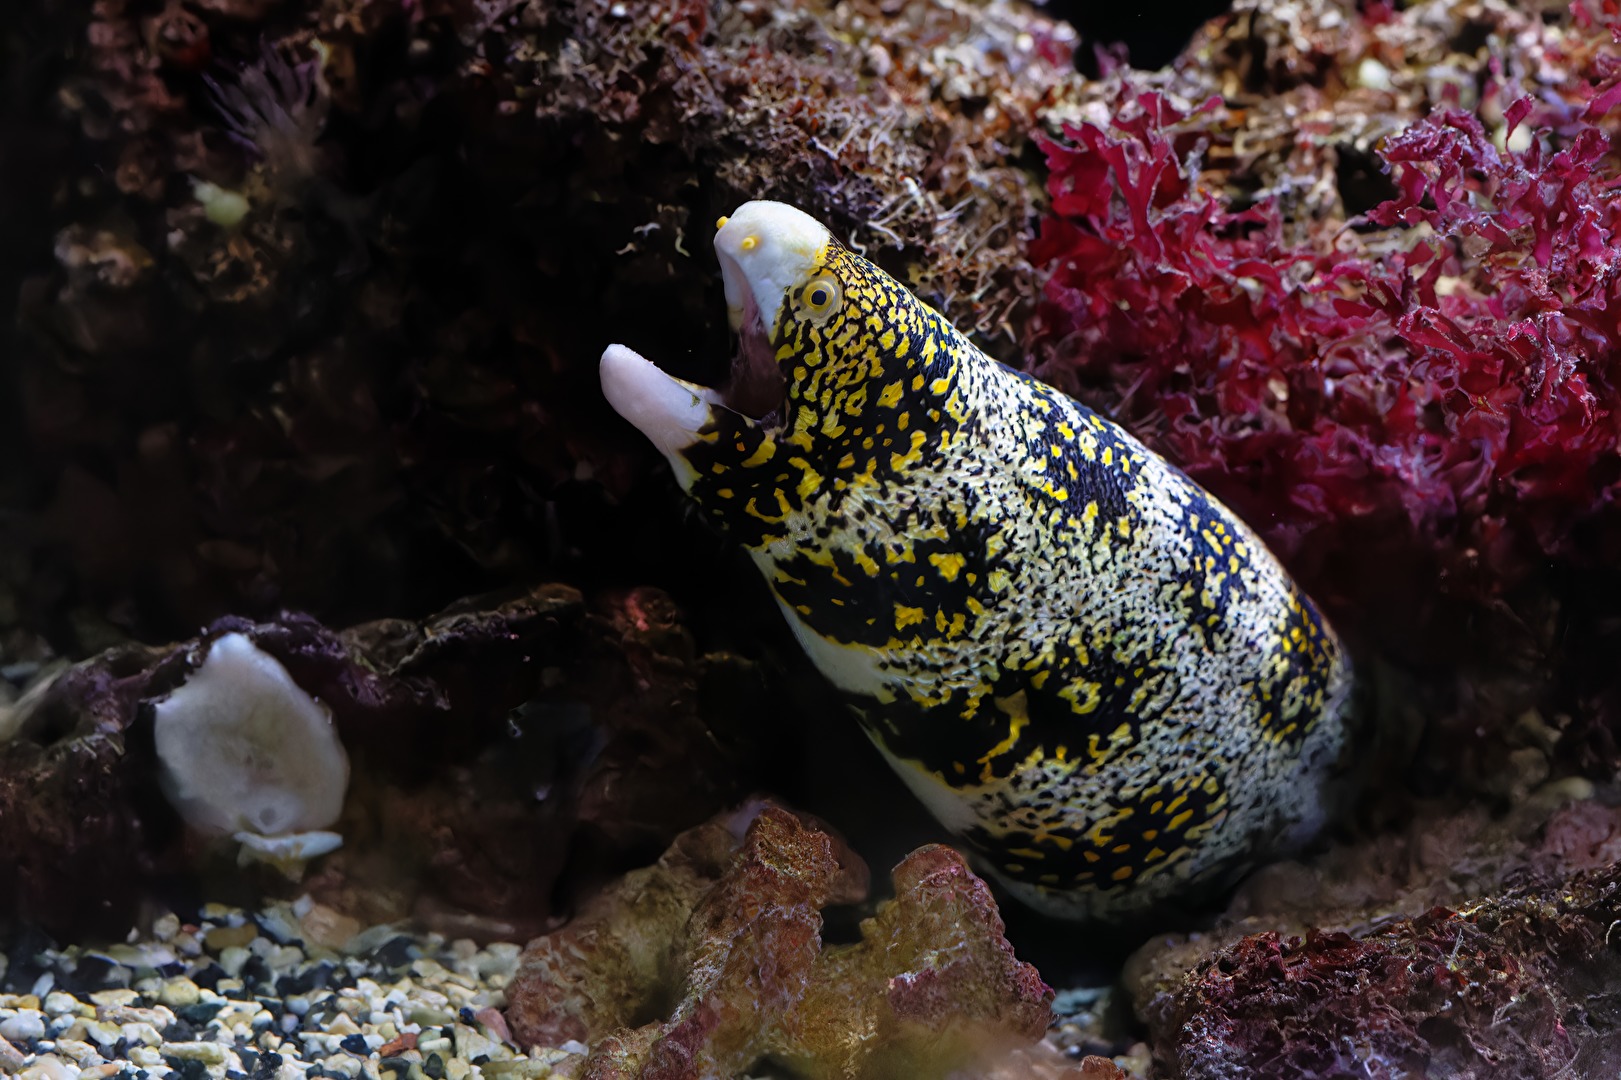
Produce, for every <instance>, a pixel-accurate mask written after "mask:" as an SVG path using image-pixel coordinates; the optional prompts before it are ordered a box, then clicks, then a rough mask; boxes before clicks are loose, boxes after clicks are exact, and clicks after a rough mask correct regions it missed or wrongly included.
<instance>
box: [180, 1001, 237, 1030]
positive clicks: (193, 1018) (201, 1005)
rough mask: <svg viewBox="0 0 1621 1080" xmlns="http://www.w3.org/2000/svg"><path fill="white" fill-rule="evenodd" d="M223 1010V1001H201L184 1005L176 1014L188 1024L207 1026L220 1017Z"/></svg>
mask: <svg viewBox="0 0 1621 1080" xmlns="http://www.w3.org/2000/svg"><path fill="white" fill-rule="evenodd" d="M223 1008H225V1002H223V1001H199V1002H196V1003H194V1004H191V1005H182V1006H181V1007H180V1008H178V1009H176V1010H175V1011H174V1014H175V1015H176V1016H178V1017H179V1018H180V1019H182V1020H184V1021H185V1022H186V1023H188V1024H197V1025H206V1024H207V1023H208V1022H209V1021H210V1020H212V1019H214V1017H216V1016H218V1015H219V1011H220V1010H221V1009H223Z"/></svg>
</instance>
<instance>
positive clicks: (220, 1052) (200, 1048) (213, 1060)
mask: <svg viewBox="0 0 1621 1080" xmlns="http://www.w3.org/2000/svg"><path fill="white" fill-rule="evenodd" d="M163 1050H164V1053H166V1054H168V1055H169V1056H170V1057H177V1058H188V1059H190V1060H193V1061H201V1062H202V1063H203V1064H204V1065H223V1064H225V1047H223V1046H221V1045H220V1044H219V1043H214V1042H176V1043H170V1044H169V1045H167V1046H165V1047H164V1048H163Z"/></svg>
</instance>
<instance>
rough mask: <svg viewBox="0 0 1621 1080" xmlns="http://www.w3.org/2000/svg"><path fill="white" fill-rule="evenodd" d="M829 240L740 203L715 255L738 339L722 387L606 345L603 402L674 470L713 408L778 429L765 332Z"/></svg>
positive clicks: (793, 215)
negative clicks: (668, 371)
mask: <svg viewBox="0 0 1621 1080" xmlns="http://www.w3.org/2000/svg"><path fill="white" fill-rule="evenodd" d="M831 239H832V237H831V234H830V233H829V232H828V231H827V228H826V227H825V226H824V225H822V224H821V223H820V222H819V221H817V220H816V219H815V218H813V217H811V216H810V215H808V214H806V213H804V212H803V211H800V210H797V209H795V208H794V207H792V206H787V205H785V204H783V203H776V202H765V201H756V202H749V203H744V204H743V205H742V206H740V207H739V208H738V210H737V212H736V213H735V214H733V215H731V217H728V218H721V220H720V222H719V224H718V227H717V229H716V231H715V254H716V255H717V256H718V257H719V259H720V269H721V278H722V280H723V281H724V283H725V286H726V308H727V314H728V317H729V319H730V322H731V324H732V329H733V330H734V331H736V333H737V337H738V351H737V355H736V356H735V357H734V358H733V360H732V369H731V374H730V376H729V378H728V379H727V381H726V383H725V384H724V385H723V386H722V387H719V388H713V389H712V388H709V387H704V386H698V385H697V384H695V383H690V382H687V381H686V380H684V379H677V378H674V377H673V376H670V375H666V374H665V373H664V372H662V371H660V370H659V369H658V368H657V367H656V366H655V365H654V364H653V363H652V362H650V361H648V360H646V359H644V358H643V357H642V356H640V355H638V354H637V353H635V352H633V351H632V350H630V349H628V348H626V347H625V346H623V345H610V346H609V347H608V349H607V351H605V352H604V353H603V354H602V367H601V376H602V391H603V394H604V395H605V396H606V397H607V398H608V402H609V403H610V404H611V405H613V407H614V408H615V409H616V410H617V411H618V412H619V414H620V415H621V416H623V417H624V418H625V419H626V420H629V421H630V422H631V423H632V424H635V425H636V427H637V428H639V429H640V430H641V431H642V433H643V434H644V435H646V436H647V437H648V438H649V439H651V440H652V442H653V444H654V445H655V446H657V447H658V448H659V449H660V450H661V451H662V452H663V453H664V455H665V457H667V458H669V459H670V460H671V462H672V463H673V464H674V463H676V462H677V461H678V459H679V458H680V452H681V450H682V449H684V448H685V447H687V446H690V445H691V444H692V443H693V442H694V441H695V440H696V439H697V436H698V433H699V432H700V431H702V430H703V428H704V427H705V426H706V425H707V424H708V423H709V422H710V421H711V420H713V419H714V410H715V409H717V408H722V409H728V410H730V411H732V412H735V413H739V414H741V415H743V416H745V417H748V418H749V419H750V420H751V421H753V422H754V423H757V424H764V425H767V426H775V425H777V424H781V423H783V418H784V416H785V415H786V409H785V408H784V405H785V403H786V396H787V388H788V382H787V378H786V377H785V375H784V373H783V372H782V370H781V368H780V366H779V365H778V363H777V359H776V350H775V349H774V348H773V347H772V344H771V331H772V329H773V328H774V327H775V326H776V325H777V322H778V318H779V316H780V315H781V313H782V306H783V302H784V298H785V297H786V296H787V294H788V290H789V289H790V288H795V287H798V285H799V284H800V283H801V282H803V281H804V280H805V279H806V277H807V275H808V274H809V273H810V272H811V271H812V269H813V268H814V267H815V266H817V265H818V263H819V260H820V259H821V258H822V256H823V254H824V252H825V251H826V249H827V245H828V243H829V242H830V240H831ZM677 472H678V473H680V472H681V469H680V468H679V467H678V468H677Z"/></svg>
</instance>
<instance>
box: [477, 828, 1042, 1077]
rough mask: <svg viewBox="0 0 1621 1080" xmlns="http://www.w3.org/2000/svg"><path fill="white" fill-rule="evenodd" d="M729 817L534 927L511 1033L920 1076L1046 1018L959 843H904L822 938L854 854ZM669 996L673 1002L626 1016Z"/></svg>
mask: <svg viewBox="0 0 1621 1080" xmlns="http://www.w3.org/2000/svg"><path fill="white" fill-rule="evenodd" d="M745 813H748V811H745ZM734 828H735V826H729V825H727V824H726V823H723V822H720V821H714V822H710V823H709V824H706V825H704V826H701V827H700V828H698V829H694V830H692V831H690V832H688V833H686V834H684V835H683V836H682V837H681V838H680V839H679V840H678V841H677V842H676V844H675V845H674V846H673V847H672V848H671V849H670V851H669V852H667V853H666V855H665V856H664V858H663V859H661V860H660V862H659V864H658V865H657V866H654V867H651V868H649V869H647V870H642V871H636V872H634V873H632V874H630V875H629V876H627V877H626V878H625V879H624V880H623V881H621V882H620V883H618V884H616V885H615V886H613V887H612V888H611V889H609V890H608V891H607V892H605V893H603V894H602V895H601V896H600V897H598V898H597V900H596V901H595V902H594V903H593V904H592V906H591V907H590V908H588V909H587V910H586V911H585V912H584V913H582V914H581V915H580V916H579V917H578V918H576V919H575V920H574V922H572V923H570V924H569V925H568V926H565V927H564V928H562V929H561V930H558V931H556V932H555V933H553V934H550V935H547V936H546V937H543V938H540V939H537V940H536V941H534V942H531V943H530V945H529V947H528V948H527V949H526V950H525V953H524V958H523V961H522V962H521V964H520V967H519V973H518V976H517V978H516V979H515V980H514V983H513V985H512V987H511V989H510V991H509V994H508V1000H509V1002H510V1005H509V1009H508V1020H509V1022H510V1023H511V1025H512V1028H513V1031H514V1033H515V1035H516V1036H517V1038H518V1039H519V1041H520V1042H521V1043H523V1044H524V1045H533V1044H537V1043H540V1044H545V1043H550V1044H555V1043H557V1042H560V1041H563V1040H564V1039H578V1040H580V1041H585V1042H591V1043H594V1044H595V1045H594V1049H593V1051H592V1054H591V1056H590V1057H589V1058H588V1059H587V1062H586V1064H585V1066H584V1070H583V1072H582V1074H581V1075H582V1076H583V1077H589V1078H592V1080H607V1078H609V1077H642V1078H652V1077H660V1078H677V1077H682V1078H684V1077H700V1076H729V1075H736V1074H738V1073H740V1072H742V1071H743V1070H745V1069H747V1068H748V1067H749V1066H750V1065H751V1064H752V1063H754V1062H755V1061H757V1060H760V1059H762V1058H769V1059H771V1060H774V1061H777V1062H779V1063H780V1064H782V1065H783V1066H784V1067H786V1068H788V1069H790V1070H791V1071H793V1072H794V1073H795V1074H797V1075H801V1076H805V1077H828V1078H833V1077H862V1076H872V1077H877V1076H888V1075H902V1074H904V1075H913V1076H930V1075H943V1074H944V1073H945V1072H947V1071H949V1070H951V1069H952V1068H956V1067H960V1066H962V1065H964V1064H965V1063H969V1062H972V1061H974V1060H976V1059H982V1058H984V1057H986V1056H989V1055H992V1054H995V1053H998V1052H1001V1051H1005V1050H1006V1049H1008V1048H1010V1047H1012V1046H1016V1045H1018V1044H1020V1043H1028V1042H1031V1041H1033V1040H1035V1039H1037V1038H1039V1037H1040V1035H1041V1033H1042V1032H1043V1031H1044V1030H1045V1029H1046V1026H1047V1023H1048V1020H1049V1005H1050V1003H1051V1000H1052V991H1051V990H1050V989H1048V987H1047V986H1046V985H1045V984H1044V983H1043V982H1042V981H1041V979H1040V977H1039V976H1038V975H1037V974H1036V972H1035V969H1034V968H1032V967H1030V966H1029V965H1028V964H1023V963H1021V962H1019V961H1018V960H1017V959H1016V958H1015V957H1014V955H1013V950H1012V947H1011V946H1010V945H1009V944H1008V943H1007V941H1006V939H1005V938H1004V937H1003V927H1002V922H1001V918H1000V917H999V915H998V914H997V911H996V904H995V902H994V900H993V899H992V898H991V895H990V891H989V889H988V888H987V887H986V886H985V884H984V882H982V881H980V880H979V879H978V878H977V877H975V876H974V875H973V873H971V872H970V871H969V869H968V867H967V865H966V864H965V863H964V862H963V860H962V857H961V856H960V855H958V854H957V853H956V852H954V851H952V850H950V849H949V848H944V847H934V846H931V847H926V848H923V849H920V850H919V851H917V852H914V853H913V854H912V855H910V856H908V857H907V858H906V859H905V860H904V861H903V862H902V863H901V864H900V865H899V866H898V867H896V869H895V872H894V881H895V890H896V896H895V898H894V899H893V900H890V901H886V902H885V903H883V904H881V905H880V906H879V908H878V911H877V913H876V915H875V916H874V917H872V918H870V919H868V920H866V921H865V922H863V924H862V927H861V936H862V940H861V941H860V942H859V943H857V944H853V945H842V946H839V945H835V946H824V945H823V944H822V942H821V927H822V915H821V908H822V907H823V906H824V905H826V904H827V903H828V902H829V900H830V899H831V898H833V897H834V896H836V895H840V894H845V893H847V892H848V886H841V885H840V878H841V876H844V875H848V874H849V873H851V872H857V873H862V874H864V869H858V868H856V867H853V866H852V865H850V864H849V863H848V862H843V863H842V865H841V857H840V856H837V855H836V854H835V852H836V851H837V850H838V849H837V848H836V846H835V844H834V842H833V840H832V838H831V837H829V836H828V835H827V834H826V833H825V832H823V831H821V830H820V829H818V828H816V827H815V826H814V825H812V824H808V823H807V822H806V821H805V820H803V819H802V818H800V817H798V816H796V815H794V814H791V813H789V812H788V811H786V810H783V809H781V808H779V807H776V806H772V805H769V804H768V805H765V806H764V807H761V808H759V809H758V810H757V812H755V816H754V817H753V820H752V822H751V823H750V824H749V826H748V831H747V833H746V834H745V835H744V837H743V839H742V841H741V842H739V841H737V839H736V837H735V833H734V831H733V829H734ZM842 858H843V859H846V860H847V859H848V856H844V857H842ZM666 1000H675V1001H676V1002H677V1004H676V1006H675V1008H674V1009H673V1011H672V1012H671V1014H670V1016H669V1017H668V1019H666V1020H664V1021H662V1022H661V1023H658V1024H656V1025H644V1026H642V1027H639V1028H634V1029H631V1028H628V1027H627V1025H629V1024H631V1023H633V1022H634V1021H635V1020H636V1019H640V1018H641V1017H644V1016H645V1015H646V1014H647V1011H648V1010H649V1009H650V1008H655V1007H656V1006H657V1004H658V1003H659V1002H661V1001H666ZM897 1070H898V1071H897Z"/></svg>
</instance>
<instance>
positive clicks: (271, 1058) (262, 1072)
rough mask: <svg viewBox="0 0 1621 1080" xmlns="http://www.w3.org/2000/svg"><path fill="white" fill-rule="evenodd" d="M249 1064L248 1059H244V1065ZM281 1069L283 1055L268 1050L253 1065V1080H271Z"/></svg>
mask: <svg viewBox="0 0 1621 1080" xmlns="http://www.w3.org/2000/svg"><path fill="white" fill-rule="evenodd" d="M239 1052H240V1051H239ZM247 1063H248V1059H247V1058H245V1057H244V1058H243V1059H242V1064H244V1065H246V1064H247ZM279 1068H281V1055H280V1054H277V1053H273V1052H271V1051H268V1050H267V1051H265V1052H264V1053H262V1054H260V1055H259V1059H258V1060H257V1061H255V1062H254V1063H253V1080H270V1078H271V1077H273V1076H275V1075H276V1070H277V1069H279Z"/></svg>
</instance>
